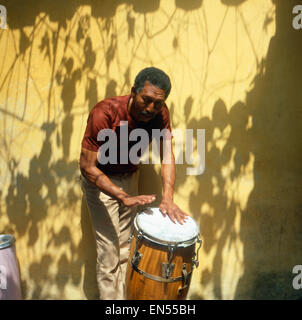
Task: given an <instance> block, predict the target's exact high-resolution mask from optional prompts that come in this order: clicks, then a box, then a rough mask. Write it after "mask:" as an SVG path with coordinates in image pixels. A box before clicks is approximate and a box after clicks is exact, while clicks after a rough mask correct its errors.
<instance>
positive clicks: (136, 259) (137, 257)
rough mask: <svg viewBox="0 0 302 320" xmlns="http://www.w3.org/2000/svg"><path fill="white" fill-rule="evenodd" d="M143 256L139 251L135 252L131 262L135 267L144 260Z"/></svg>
mask: <svg viewBox="0 0 302 320" xmlns="http://www.w3.org/2000/svg"><path fill="white" fill-rule="evenodd" d="M142 256H143V255H142V254H141V253H139V252H138V251H135V253H134V255H133V257H132V260H131V264H132V265H133V266H135V267H137V266H138V265H139V263H140V261H141V259H142Z"/></svg>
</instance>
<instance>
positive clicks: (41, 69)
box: [0, 0, 302, 299]
mask: <svg viewBox="0 0 302 320" xmlns="http://www.w3.org/2000/svg"><path fill="white" fill-rule="evenodd" d="M0 4H2V5H5V6H6V8H7V14H8V20H7V21H8V28H7V29H6V30H0V137H1V148H0V150H1V158H0V183H1V191H0V197H1V207H0V210H1V211H0V214H1V216H0V233H11V234H14V236H15V237H16V248H17V255H18V260H19V263H20V269H21V279H22V290H23V296H24V298H26V299H33V298H34V299H95V298H97V295H98V293H97V286H96V280H95V245H94V239H93V236H92V232H91V227H90V224H89V220H88V216H87V209H86V204H85V202H84V201H83V200H82V193H81V190H80V186H79V181H78V177H79V169H78V158H79V152H80V142H81V139H82V135H83V131H84V129H85V124H86V119H87V115H88V111H89V110H90V109H91V108H92V107H93V106H94V104H95V103H96V102H97V101H99V100H101V99H103V98H105V97H109V96H113V95H124V94H128V93H129V91H130V88H131V85H132V83H133V80H134V77H135V75H136V74H137V72H138V71H139V70H140V69H142V68H144V67H146V66H150V65H154V66H157V67H159V68H162V69H163V70H165V71H166V72H167V73H168V74H169V75H170V77H171V79H172V86H173V88H172V92H171V95H170V96H169V98H168V101H167V103H168V106H169V108H170V112H171V117H172V124H173V128H180V129H186V128H188V129H198V128H200V129H205V130H206V169H205V172H204V173H203V174H202V175H199V176H187V175H186V168H187V167H188V166H187V165H186V164H184V165H178V166H177V180H176V187H175V200H176V203H178V204H179V205H180V206H181V207H182V208H183V209H184V210H186V211H187V212H188V213H189V214H190V215H191V216H192V217H194V218H195V219H196V221H197V222H198V223H199V224H200V229H201V236H202V239H203V246H202V249H201V251H200V256H199V258H200V267H199V269H197V271H195V273H194V276H193V279H192V283H191V288H190V294H189V298H192V299H243V298H244V299H254V298H258V299H275V298H277V299H283V298H284V299H294V298H297V297H298V296H301V293H300V291H298V290H294V289H293V288H292V279H293V277H294V275H293V274H292V268H293V267H294V266H295V265H297V264H302V250H301V240H302V237H301V234H302V220H301V208H302V201H301V195H300V194H301V181H302V179H301V178H302V177H301V163H302V159H301V157H302V152H301V151H302V150H301V149H302V148H301V140H302V139H301V138H302V137H301V133H302V132H301V120H302V119H301V107H302V103H301V102H302V94H301V90H300V86H301V85H300V83H301V80H300V79H301V70H302V62H301V58H300V56H301V52H302V50H301V49H302V41H301V40H302V31H301V30H300V31H298V30H294V29H293V28H292V18H293V15H292V8H293V6H294V4H296V3H295V1H291V0H289V1H287V0H286V1H284V0H274V1H272V0H246V1H245V0H165V1H164V0H161V1H160V0H156V1H139V0H114V1H109V0H108V1H107V0H106V1H88V0H72V1H69V2H68V4H67V3H66V4H65V2H64V3H63V2H62V1H57V0H54V1H51V2H50V1H48V2H45V1H42V0H35V1H34V0H30V1H22V0H14V1H11V0H0ZM195 132H196V131H195ZM158 170H159V167H158V166H151V165H144V166H143V168H142V172H141V180H140V189H141V192H152V193H154V192H156V193H158V194H160V188H161V186H160V177H159V175H158V173H159V171H158ZM154 173H156V174H154ZM150 180H151V181H152V183H150ZM146 181H148V183H146Z"/></svg>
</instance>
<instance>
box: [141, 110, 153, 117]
mask: <svg viewBox="0 0 302 320" xmlns="http://www.w3.org/2000/svg"><path fill="white" fill-rule="evenodd" d="M141 114H142V115H143V116H146V117H151V118H153V117H154V116H155V114H154V113H150V112H148V111H145V110H143V111H141Z"/></svg>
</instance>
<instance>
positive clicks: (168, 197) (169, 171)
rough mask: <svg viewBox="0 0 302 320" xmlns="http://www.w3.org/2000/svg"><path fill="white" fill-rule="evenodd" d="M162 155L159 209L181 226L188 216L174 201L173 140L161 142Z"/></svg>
mask: <svg viewBox="0 0 302 320" xmlns="http://www.w3.org/2000/svg"><path fill="white" fill-rule="evenodd" d="M164 146H165V148H164ZM160 154H161V177H162V183H163V197H162V201H161V204H160V206H159V208H160V210H161V212H162V213H163V214H164V215H165V214H168V216H169V217H170V219H171V220H172V221H173V222H174V223H175V221H176V220H177V221H178V222H179V223H180V224H183V221H184V220H185V219H186V217H187V216H188V214H186V213H185V212H183V211H182V210H181V209H180V208H179V207H178V206H177V205H176V204H175V203H174V201H173V193H174V183H175V158H174V153H173V149H172V140H171V139H164V140H163V141H162V142H161V144H160Z"/></svg>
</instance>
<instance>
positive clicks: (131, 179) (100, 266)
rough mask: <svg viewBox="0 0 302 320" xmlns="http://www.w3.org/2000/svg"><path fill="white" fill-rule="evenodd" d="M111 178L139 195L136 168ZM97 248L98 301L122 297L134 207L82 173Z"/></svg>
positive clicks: (123, 295)
mask: <svg viewBox="0 0 302 320" xmlns="http://www.w3.org/2000/svg"><path fill="white" fill-rule="evenodd" d="M108 177H109V178H110V180H111V181H112V182H113V183H114V184H115V185H117V186H118V187H120V188H121V189H122V190H124V191H125V192H126V193H127V194H129V195H137V194H138V171H137V172H135V173H125V174H121V175H110V176H108ZM81 185H82V190H83V193H84V195H85V197H86V200H87V205H88V209H89V213H90V218H91V223H92V226H93V229H94V231H95V238H96V248H97V269H96V270H97V282H98V287H99V294H100V299H101V300H123V299H125V298H126V297H125V279H126V268H127V261H128V257H129V250H130V244H129V243H128V239H129V237H130V235H131V232H132V227H133V220H134V218H135V215H136V209H135V208H128V207H125V206H124V205H122V204H121V203H120V202H119V201H117V200H115V199H114V198H112V197H110V196H108V195H107V194H105V193H103V192H101V191H100V190H99V189H98V188H97V187H96V186H95V185H94V184H93V183H91V182H90V181H88V180H87V179H86V178H85V177H83V176H81Z"/></svg>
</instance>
